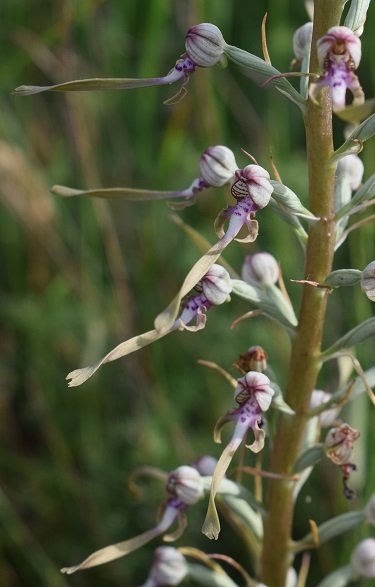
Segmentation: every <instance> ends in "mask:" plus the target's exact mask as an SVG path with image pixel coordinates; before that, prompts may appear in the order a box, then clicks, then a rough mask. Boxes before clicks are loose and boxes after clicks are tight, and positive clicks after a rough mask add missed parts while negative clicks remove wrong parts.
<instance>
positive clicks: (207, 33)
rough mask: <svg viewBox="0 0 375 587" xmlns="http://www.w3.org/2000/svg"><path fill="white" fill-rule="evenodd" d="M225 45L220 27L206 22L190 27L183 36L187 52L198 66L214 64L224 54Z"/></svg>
mask: <svg viewBox="0 0 375 587" xmlns="http://www.w3.org/2000/svg"><path fill="white" fill-rule="evenodd" d="M225 46H226V42H225V41H224V37H223V35H222V34H221V31H220V29H219V28H218V27H217V26H215V25H214V24H211V23H208V22H204V23H202V24H197V25H195V26H193V27H191V28H190V29H189V30H188V32H187V34H186V37H185V48H186V51H187V54H188V55H189V57H190V59H191V60H192V61H193V62H194V63H195V65H198V66H199V67H211V66H212V65H216V63H218V61H220V59H221V58H222V56H223V54H224V49H225Z"/></svg>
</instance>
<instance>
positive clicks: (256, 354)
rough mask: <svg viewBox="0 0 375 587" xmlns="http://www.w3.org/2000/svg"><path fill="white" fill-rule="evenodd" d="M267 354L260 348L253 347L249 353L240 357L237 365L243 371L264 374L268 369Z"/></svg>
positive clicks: (248, 350)
mask: <svg viewBox="0 0 375 587" xmlns="http://www.w3.org/2000/svg"><path fill="white" fill-rule="evenodd" d="M267 359H268V356H267V353H266V351H265V350H264V349H262V347H260V346H251V347H250V348H249V349H247V352H246V353H244V354H243V355H240V356H239V358H238V359H237V362H236V365H237V366H238V367H240V369H242V370H243V371H246V372H248V371H258V372H259V373H263V371H265V370H266V369H267Z"/></svg>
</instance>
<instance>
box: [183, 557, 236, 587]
mask: <svg viewBox="0 0 375 587" xmlns="http://www.w3.org/2000/svg"><path fill="white" fill-rule="evenodd" d="M188 571H189V573H188V574H189V577H191V579H192V580H193V583H194V584H195V583H197V584H198V585H203V587H238V585H237V583H235V582H234V581H233V580H232V579H231V578H230V577H229V576H228V575H227V574H226V573H225V574H221V573H215V571H211V570H210V569H207V568H206V567H204V566H203V565H197V564H193V563H188Z"/></svg>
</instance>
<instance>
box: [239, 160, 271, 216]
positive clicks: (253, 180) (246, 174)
mask: <svg viewBox="0 0 375 587" xmlns="http://www.w3.org/2000/svg"><path fill="white" fill-rule="evenodd" d="M235 175H236V177H235V180H234V182H233V184H232V187H231V194H232V196H233V197H234V198H236V199H239V198H244V197H246V196H250V198H251V199H252V200H253V202H254V203H255V204H256V205H257V207H258V208H259V209H260V208H264V207H265V206H267V204H268V202H269V201H270V198H271V194H272V192H273V187H272V185H271V182H270V175H269V173H268V171H266V170H265V169H263V167H261V166H260V165H247V166H246V167H244V169H238V170H237V171H236V174H235Z"/></svg>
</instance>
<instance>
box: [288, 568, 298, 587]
mask: <svg viewBox="0 0 375 587" xmlns="http://www.w3.org/2000/svg"><path fill="white" fill-rule="evenodd" d="M297 583H298V576H297V572H296V570H295V568H294V567H289V569H288V572H287V574H286V581H285V587H297Z"/></svg>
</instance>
